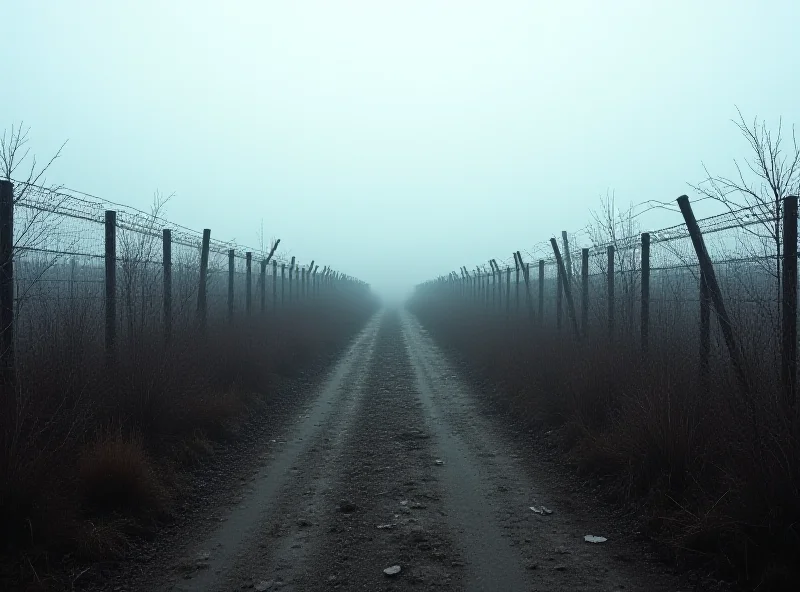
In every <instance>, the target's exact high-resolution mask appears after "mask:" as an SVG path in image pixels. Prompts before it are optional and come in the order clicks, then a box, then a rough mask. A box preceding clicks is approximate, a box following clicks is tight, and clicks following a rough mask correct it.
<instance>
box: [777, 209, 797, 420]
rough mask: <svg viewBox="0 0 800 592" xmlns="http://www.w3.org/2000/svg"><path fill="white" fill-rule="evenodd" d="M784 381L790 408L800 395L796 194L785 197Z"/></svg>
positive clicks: (782, 370) (782, 378) (782, 358)
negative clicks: (799, 377)
mask: <svg viewBox="0 0 800 592" xmlns="http://www.w3.org/2000/svg"><path fill="white" fill-rule="evenodd" d="M782 275H783V278H782V279H783V302H782V309H783V310H782V313H783V314H782V317H783V319H782V321H783V322H782V325H783V331H782V335H781V336H782V338H783V339H782V340H783V344H782V349H783V352H782V354H783V355H782V356H781V382H782V383H783V390H784V394H785V396H786V402H787V403H788V405H789V408H790V409H793V408H794V405H795V399H796V396H797V196H796V195H792V196H789V197H784V198H783V274H782Z"/></svg>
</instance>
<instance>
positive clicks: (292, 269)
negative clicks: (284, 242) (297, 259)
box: [289, 257, 294, 302]
mask: <svg viewBox="0 0 800 592" xmlns="http://www.w3.org/2000/svg"><path fill="white" fill-rule="evenodd" d="M293 276H294V257H292V262H291V263H290V264H289V302H291V301H292V296H293V290H292V283H293V282H292V279H293Z"/></svg>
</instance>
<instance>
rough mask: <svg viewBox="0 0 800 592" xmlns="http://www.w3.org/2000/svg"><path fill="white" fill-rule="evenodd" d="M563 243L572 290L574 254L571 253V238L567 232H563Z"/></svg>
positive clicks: (568, 279)
mask: <svg viewBox="0 0 800 592" xmlns="http://www.w3.org/2000/svg"><path fill="white" fill-rule="evenodd" d="M561 242H562V243H564V269H565V270H566V272H567V273H566V278H567V281H568V282H569V287H570V288H572V254H571V253H570V252H569V238H568V237H567V231H566V230H562V231H561Z"/></svg>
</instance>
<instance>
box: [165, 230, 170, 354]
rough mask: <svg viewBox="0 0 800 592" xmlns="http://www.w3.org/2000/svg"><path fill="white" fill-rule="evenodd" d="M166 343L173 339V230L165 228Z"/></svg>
mask: <svg viewBox="0 0 800 592" xmlns="http://www.w3.org/2000/svg"><path fill="white" fill-rule="evenodd" d="M163 240H164V253H163V255H164V343H165V344H166V345H169V343H170V341H172V231H171V230H170V229H168V228H165V229H164V238H163Z"/></svg>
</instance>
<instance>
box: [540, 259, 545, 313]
mask: <svg viewBox="0 0 800 592" xmlns="http://www.w3.org/2000/svg"><path fill="white" fill-rule="evenodd" d="M539 326H540V327H543V326H544V259H539Z"/></svg>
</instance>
